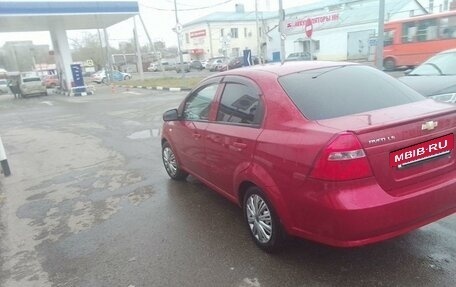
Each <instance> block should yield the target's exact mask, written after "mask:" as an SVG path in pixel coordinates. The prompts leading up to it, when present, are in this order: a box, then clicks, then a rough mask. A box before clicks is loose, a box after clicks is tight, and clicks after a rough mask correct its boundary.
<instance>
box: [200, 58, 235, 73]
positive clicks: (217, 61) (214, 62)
mask: <svg viewBox="0 0 456 287" xmlns="http://www.w3.org/2000/svg"><path fill="white" fill-rule="evenodd" d="M228 60H229V59H228V58H227V57H216V58H211V59H209V62H208V63H207V66H206V69H208V70H209V71H211V72H214V71H216V68H217V66H219V65H222V64H224V63H227V62H228Z"/></svg>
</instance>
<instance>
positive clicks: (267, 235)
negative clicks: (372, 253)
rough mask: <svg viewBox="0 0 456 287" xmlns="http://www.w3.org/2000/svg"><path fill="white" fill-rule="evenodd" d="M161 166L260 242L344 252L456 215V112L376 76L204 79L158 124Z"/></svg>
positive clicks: (241, 73)
mask: <svg viewBox="0 0 456 287" xmlns="http://www.w3.org/2000/svg"><path fill="white" fill-rule="evenodd" d="M163 119H164V121H165V123H164V126H163V133H162V135H163V136H162V157H163V162H164V166H165V168H166V171H167V173H168V174H169V176H170V177H171V178H172V179H175V180H183V179H185V178H186V177H187V176H188V174H191V175H192V176H194V177H196V178H198V179H199V180H201V181H202V182H203V183H205V184H206V185H208V186H209V187H211V188H212V189H214V190H215V191H216V192H218V193H220V194H221V195H223V196H225V197H226V198H228V199H229V200H231V201H233V202H235V203H237V204H239V205H240V206H241V207H242V209H243V212H244V218H245V222H246V226H247V227H248V230H249V232H250V234H251V236H252V238H253V240H254V242H255V243H256V244H257V245H258V246H259V247H260V248H262V249H263V250H265V251H275V250H277V248H278V247H280V246H281V245H282V244H283V242H284V239H285V238H286V235H290V236H296V237H300V238H305V239H310V240H314V241H317V242H321V243H324V244H328V245H332V246H340V247H352V246H360V245H365V244H369V243H374V242H378V241H382V240H385V239H389V238H392V237H395V236H398V235H401V234H404V233H406V232H409V231H411V230H414V229H416V228H419V227H421V226H423V225H425V224H429V223H431V222H434V221H436V220H438V219H440V218H443V217H445V216H448V215H450V214H452V213H454V212H455V211H456V163H455V152H454V134H455V132H456V106H455V105H453V104H448V103H443V102H437V101H434V100H430V99H426V98H424V97H423V96H421V95H420V94H418V93H417V92H415V91H413V90H411V89H410V88H408V87H407V86H405V85H404V84H402V83H400V82H399V81H397V80H395V79H393V78H392V77H390V76H388V75H386V74H384V73H383V72H381V71H378V70H376V69H374V68H370V67H366V66H362V65H358V64H349V63H337V62H296V63H291V62H290V63H285V64H284V65H269V66H255V67H251V68H245V69H238V70H234V71H227V72H224V73H220V74H217V75H215V76H212V77H210V78H207V79H205V80H203V81H202V82H201V83H200V84H199V85H198V86H197V87H196V88H195V89H194V90H193V91H192V92H190V93H189V95H188V96H187V97H186V98H185V100H184V101H183V102H182V104H181V105H180V106H179V108H178V109H174V110H169V111H167V112H165V114H164V115H163Z"/></svg>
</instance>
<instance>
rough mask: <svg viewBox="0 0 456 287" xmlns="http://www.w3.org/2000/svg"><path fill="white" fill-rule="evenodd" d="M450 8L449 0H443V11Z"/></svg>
mask: <svg viewBox="0 0 456 287" xmlns="http://www.w3.org/2000/svg"><path fill="white" fill-rule="evenodd" d="M447 10H448V0H445V1H443V11H447Z"/></svg>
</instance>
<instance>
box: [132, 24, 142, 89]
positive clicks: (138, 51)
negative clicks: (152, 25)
mask: <svg viewBox="0 0 456 287" xmlns="http://www.w3.org/2000/svg"><path fill="white" fill-rule="evenodd" d="M133 26H134V31H133V35H134V37H135V44H136V58H137V60H136V62H137V67H138V72H139V78H140V79H141V81H144V71H143V62H142V55H141V45H140V44H139V37H138V29H137V28H136V17H133Z"/></svg>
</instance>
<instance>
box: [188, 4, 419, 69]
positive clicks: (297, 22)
mask: <svg viewBox="0 0 456 287" xmlns="http://www.w3.org/2000/svg"><path fill="white" fill-rule="evenodd" d="M385 2H386V9H385V10H386V11H385V21H390V20H397V19H403V18H408V17H410V16H417V15H422V14H426V13H427V11H426V9H425V8H424V7H423V6H422V5H421V4H420V3H419V2H418V1H416V0H386V1H385ZM378 3H379V1H378V0H321V1H318V2H314V3H311V4H306V5H303V6H299V7H293V8H290V9H286V10H285V21H284V23H285V27H284V34H286V40H285V51H286V54H287V55H288V54H290V53H294V52H308V51H312V53H313V54H314V55H315V56H316V57H317V58H318V59H320V60H347V59H350V60H355V59H360V60H362V59H366V60H367V59H368V58H369V57H370V55H371V54H372V53H373V48H371V45H369V44H371V43H373V41H372V39H374V37H376V30H377V19H378ZM308 18H311V19H312V22H313V34H312V43H313V44H312V45H310V39H309V38H307V36H306V35H305V33H304V26H305V20H306V19H308ZM256 23H257V22H256V14H255V12H246V11H244V9H243V7H242V5H236V11H235V12H216V13H212V14H210V15H207V16H204V17H201V18H199V19H196V20H194V21H192V22H190V23H186V24H185V25H184V26H183V30H182V34H181V35H182V41H181V42H182V49H183V50H184V51H185V50H187V51H188V52H189V53H190V54H191V55H192V58H194V59H207V58H210V57H215V56H221V55H226V56H240V55H242V50H244V49H245V48H249V49H251V50H252V54H253V55H257V54H260V55H261V56H262V57H263V58H266V59H268V60H277V59H278V58H279V57H280V54H278V53H279V51H280V34H279V31H278V13H277V12H259V13H258V23H259V29H258V31H257V29H256ZM257 34H258V36H259V43H260V45H259V46H260V48H259V49H258V48H257V47H258V45H257ZM311 48H312V49H311Z"/></svg>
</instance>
